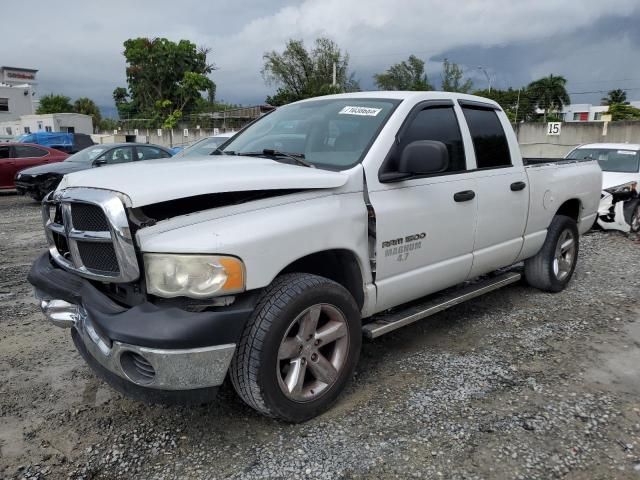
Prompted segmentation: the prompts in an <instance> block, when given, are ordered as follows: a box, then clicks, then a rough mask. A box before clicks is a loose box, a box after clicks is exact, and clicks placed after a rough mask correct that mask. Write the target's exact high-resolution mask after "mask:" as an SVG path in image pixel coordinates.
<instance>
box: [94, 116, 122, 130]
mask: <svg viewBox="0 0 640 480" xmlns="http://www.w3.org/2000/svg"><path fill="white" fill-rule="evenodd" d="M119 126H120V125H119V124H118V121H117V120H116V119H114V118H103V119H102V120H101V121H100V125H98V129H99V130H100V131H101V132H109V133H111V132H113V131H114V130H116V129H117V128H118V127H119Z"/></svg>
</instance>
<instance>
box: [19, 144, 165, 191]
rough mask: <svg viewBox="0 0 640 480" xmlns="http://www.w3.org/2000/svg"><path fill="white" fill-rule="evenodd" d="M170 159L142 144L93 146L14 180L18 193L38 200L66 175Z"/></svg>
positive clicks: (25, 171) (27, 170)
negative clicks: (98, 168) (106, 167)
mask: <svg viewBox="0 0 640 480" xmlns="http://www.w3.org/2000/svg"><path fill="white" fill-rule="evenodd" d="M171 156H172V154H171V151H170V150H169V149H168V148H165V147H161V146H159V145H150V144H142V143H114V144H104V145H93V146H92V147H89V148H85V149H84V150H82V151H80V152H78V153H76V154H74V155H71V156H70V157H69V158H67V159H66V160H65V161H64V162H61V163H57V164H55V165H41V166H39V167H34V168H28V169H26V170H23V171H21V172H19V173H18V174H17V175H16V177H15V185H16V189H17V191H18V193H19V194H21V195H30V196H31V197H33V198H34V199H35V200H37V201H40V200H42V199H43V198H44V196H45V195H46V194H47V193H49V192H51V191H53V190H55V189H56V187H57V186H58V184H59V183H60V180H62V177H63V176H64V175H66V174H67V173H71V172H78V171H80V170H87V169H89V168H95V167H102V166H107V165H115V164H119V163H127V162H132V161H139V160H155V159H158V158H169V157H171Z"/></svg>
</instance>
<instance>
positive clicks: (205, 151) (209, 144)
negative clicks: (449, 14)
mask: <svg viewBox="0 0 640 480" xmlns="http://www.w3.org/2000/svg"><path fill="white" fill-rule="evenodd" d="M230 137H231V135H229V136H228V137H226V136H225V137H209V138H203V139H202V140H198V141H197V142H196V143H194V144H193V145H190V146H189V147H187V148H185V149H184V150H183V151H181V152H179V153H178V154H176V156H175V158H182V157H198V156H201V155H211V153H212V152H213V151H214V150H215V149H216V148H218V147H219V146H220V145H222V144H223V143H224V142H226V141H227V140H229V138H230Z"/></svg>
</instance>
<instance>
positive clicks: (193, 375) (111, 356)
mask: <svg viewBox="0 0 640 480" xmlns="http://www.w3.org/2000/svg"><path fill="white" fill-rule="evenodd" d="M29 281H30V283H31V284H32V285H33V286H34V287H35V290H36V297H37V298H38V299H39V301H40V307H41V309H42V312H43V313H44V315H45V317H46V318H47V319H48V320H49V321H50V322H51V323H52V324H54V325H56V326H59V327H65V328H70V329H71V332H72V336H73V340H74V343H75V344H76V346H77V348H78V350H79V351H80V353H81V354H82V355H83V357H85V359H86V360H87V361H88V363H89V364H90V365H91V366H92V367H94V370H95V371H96V372H97V373H99V374H100V375H101V376H103V378H104V379H105V380H107V382H109V383H110V384H112V385H113V383H114V382H113V381H111V380H112V378H109V377H111V376H112V375H115V376H117V377H119V378H120V379H122V380H124V381H126V382H130V383H131V384H134V385H136V386H138V387H144V388H145V389H156V390H166V391H172V390H195V389H203V388H208V387H215V386H218V385H220V384H222V382H223V380H224V378H225V375H226V373H227V370H228V368H229V364H230V362H231V358H232V357H233V353H234V351H235V346H236V343H237V341H238V339H239V337H240V334H241V332H242V328H243V326H244V323H245V321H246V318H248V316H249V315H250V313H251V311H252V310H251V308H249V307H246V306H245V307H237V308H235V309H233V308H229V307H227V308H226V309H225V310H224V311H219V312H187V311H185V310H181V309H178V308H175V307H171V308H160V307H157V306H156V305H153V304H150V303H144V304H142V305H137V306H135V307H131V308H125V307H122V306H121V305H119V304H116V303H115V302H113V301H112V300H111V299H110V298H109V297H107V296H106V295H104V294H103V293H102V292H100V291H99V290H97V289H96V288H95V287H94V286H93V285H92V284H91V283H90V282H89V281H87V280H85V279H83V278H81V277H79V276H78V275H76V274H73V273H70V272H67V271H65V270H62V269H60V268H59V267H57V266H54V265H52V264H51V261H50V260H49V257H48V254H44V255H42V256H41V257H39V258H38V260H36V262H35V263H34V265H33V267H32V269H31V272H30V273H29ZM87 355H88V356H87ZM94 363H97V364H98V365H99V368H95V365H94ZM104 372H108V373H109V374H108V375H105V374H104ZM116 388H117V387H116Z"/></svg>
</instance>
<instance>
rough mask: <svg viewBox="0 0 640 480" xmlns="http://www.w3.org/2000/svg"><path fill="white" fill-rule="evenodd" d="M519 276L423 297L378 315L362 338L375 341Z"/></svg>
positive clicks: (515, 280) (367, 327) (504, 277)
mask: <svg viewBox="0 0 640 480" xmlns="http://www.w3.org/2000/svg"><path fill="white" fill-rule="evenodd" d="M521 277H522V275H521V274H520V273H516V272H508V273H503V274H502V275H498V276H496V277H490V278H487V279H484V280H480V281H478V282H475V283H472V284H470V285H467V286H464V287H460V288H455V289H453V290H445V291H444V292H443V293H440V294H436V295H435V296H434V295H431V296H429V297H426V298H425V299H424V300H423V301H419V300H418V301H417V303H416V302H412V303H411V304H409V306H407V307H405V308H402V307H400V308H402V309H397V310H394V311H391V312H389V313H379V314H377V315H375V316H373V319H372V321H371V322H369V323H367V324H365V325H363V326H362V330H363V333H364V336H365V337H367V338H377V337H380V336H381V335H384V334H385V333H389V332H392V331H394V330H396V329H398V328H400V327H404V326H405V325H409V324H411V323H414V322H417V321H418V320H422V319H423V318H426V317H430V316H431V315H435V314H436V313H438V312H441V311H443V310H446V309H447V308H450V307H453V306H455V305H459V304H460V303H463V302H466V301H467V300H471V299H472V298H475V297H479V296H480V295H484V294H485V293H489V292H491V291H493V290H497V289H498V288H502V287H504V286H506V285H509V284H511V283H515V282H517V281H519V280H520V278H521Z"/></svg>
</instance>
